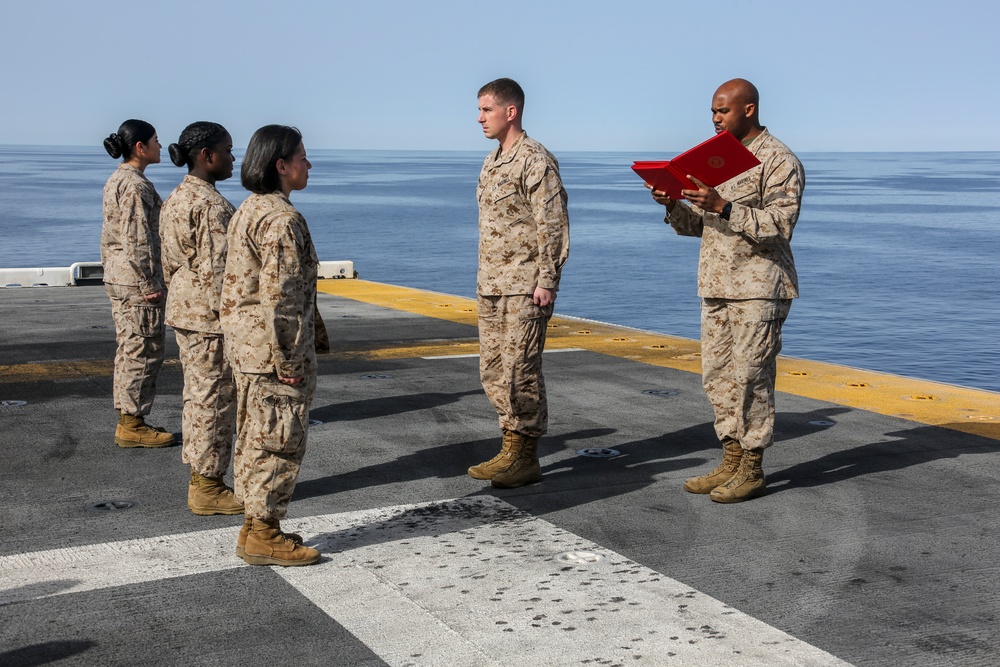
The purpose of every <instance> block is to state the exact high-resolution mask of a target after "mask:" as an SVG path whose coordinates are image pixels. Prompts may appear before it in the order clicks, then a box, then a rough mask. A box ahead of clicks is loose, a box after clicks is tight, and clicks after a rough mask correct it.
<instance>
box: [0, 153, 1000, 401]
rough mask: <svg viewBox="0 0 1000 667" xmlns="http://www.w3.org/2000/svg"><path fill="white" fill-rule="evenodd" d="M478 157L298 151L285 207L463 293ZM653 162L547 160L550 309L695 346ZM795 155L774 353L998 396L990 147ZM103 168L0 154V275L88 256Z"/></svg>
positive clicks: (165, 187) (685, 255) (470, 260)
mask: <svg viewBox="0 0 1000 667" xmlns="http://www.w3.org/2000/svg"><path fill="white" fill-rule="evenodd" d="M485 152H486V151H485V150H484V151H482V152H475V153H464V152H441V153H423V152H404V153H394V152H364V151H318V150H310V158H311V159H312V162H313V170H312V172H311V175H310V181H309V187H308V188H307V189H306V190H304V191H302V192H299V193H294V194H293V195H292V199H293V201H294V202H295V203H296V205H297V206H298V207H299V209H300V210H301V211H302V212H303V213H304V214H305V216H306V218H307V220H308V221H309V226H310V228H311V229H312V233H313V238H314V240H315V242H316V246H317V249H318V251H319V255H320V258H321V259H326V260H335V259H350V260H353V261H354V262H355V266H356V269H357V270H358V272H359V273H360V275H361V277H362V278H365V279H369V280H375V281H380V282H389V283H395V284H400V285H406V286H411V287H419V288H425V289H431V290H435V291H439V292H446V293H450V294H458V295H463V296H473V293H474V289H475V272H476V242H477V230H476V202H475V184H476V179H477V176H478V174H479V168H480V166H481V164H482V159H483V156H484V155H485ZM165 155H166V151H164V156H165ZM663 157H670V156H663V155H659V154H640V153H628V154H625V153H563V154H560V155H559V158H560V163H561V165H562V172H563V179H564V181H565V184H566V188H567V190H568V191H569V198H570V199H569V201H570V226H571V238H572V250H571V252H570V259H569V262H568V264H567V266H566V269H565V273H564V278H563V283H562V288H561V291H560V294H559V302H558V304H557V312H560V313H562V314H567V315H577V316H581V317H587V318H592V319H596V320H602V321H606V322H614V323H617V324H623V325H627V326H630V327H637V328H640V329H648V330H652V331H659V332H663V333H666V334H672V335H678V336H684V337H688V338H697V337H698V298H697V295H696V293H695V270H696V265H697V259H698V242H697V240H696V239H691V238H686V237H679V236H676V235H675V234H674V233H673V232H672V231H671V229H670V228H669V227H667V226H666V225H664V224H663V222H662V218H663V210H662V207H659V206H657V205H656V204H654V203H653V202H652V201H651V199H650V198H649V196H648V195H647V193H646V190H645V189H644V188H643V186H642V183H641V182H640V181H639V179H638V178H637V177H636V176H635V175H634V174H633V173H632V172H631V170H630V169H629V166H630V165H631V163H632V161H633V160H635V159H661V158H663ZM800 157H801V158H802V161H803V163H804V164H805V167H806V173H807V187H806V195H805V200H804V204H803V208H802V215H801V217H800V219H799V223H798V226H797V227H796V230H795V238H794V239H793V243H792V247H793V250H794V252H795V257H796V263H797V266H798V271H799V280H800V291H801V295H802V296H801V298H800V299H797V300H796V301H795V304H794V306H793V307H792V312H791V315H790V317H789V320H788V322H787V324H786V326H785V346H784V350H783V354H785V355H788V356H793V357H804V358H810V359H816V360H820V361H829V362H834V363H838V364H845V365H848V366H855V367H859V368H867V369H872V370H878V371H886V372H890V373H896V374H899V375H905V376H910V377H918V378H924V379H929V380H937V381H941V382H948V383H952V384H958V385H964V386H970V387H979V388H983V389H989V390H993V391H1000V153H986V152H984V153H817V154H809V153H806V154H803V155H801V156H800ZM114 168H115V163H114V161H112V160H111V158H109V157H108V156H107V155H106V154H105V153H104V152H103V150H101V149H100V148H94V149H90V148H50V147H45V148H35V147H23V146H0V266H2V267H35V266H68V265H69V264H71V263H73V262H77V261H96V260H98V259H99V250H98V244H99V240H100V231H101V189H102V187H103V184H104V181H105V180H106V179H107V177H108V175H109V174H110V173H111V171H112V170H113V169H114ZM238 169H239V166H238V165H237V170H238ZM237 173H238V171H237ZM147 175H148V176H149V177H150V179H151V180H152V181H153V182H154V183H155V184H156V187H157V189H158V190H159V192H160V194H161V196H163V197H166V196H167V195H168V194H169V193H170V191H171V189H172V188H173V187H174V186H175V185H176V184H177V183H178V181H179V180H180V179H181V176H182V175H183V174H182V170H180V169H177V168H175V167H173V166H172V165H170V164H169V162H168V161H167V160H166V158H164V163H163V164H159V165H153V166H152V167H150V168H149V169H148V170H147ZM219 185H220V187H219V189H220V190H221V191H222V193H223V194H224V195H225V196H226V197H228V198H229V199H230V201H232V202H233V203H234V204H237V205H238V204H239V203H240V202H241V201H242V200H243V198H244V197H245V192H244V191H243V190H242V189H241V188H240V186H239V179H238V176H237V177H236V178H234V179H231V180H230V181H227V182H224V183H220V184H219Z"/></svg>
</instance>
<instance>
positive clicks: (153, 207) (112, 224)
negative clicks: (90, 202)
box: [101, 164, 164, 294]
mask: <svg viewBox="0 0 1000 667" xmlns="http://www.w3.org/2000/svg"><path fill="white" fill-rule="evenodd" d="M162 203H163V200H161V199H160V195H158V194H157V193H156V188H154V187H153V184H152V183H150V182H149V179H147V178H146V176H145V175H144V174H143V173H142V172H141V171H139V170H138V169H136V168H135V167H133V166H132V165H130V164H121V165H119V166H118V169H117V170H115V173H113V174H112V175H111V178H109V179H108V182H107V184H106V185H105V186H104V227H103V229H102V230H101V263H102V264H103V265H104V282H106V283H111V284H113V285H126V286H130V287H136V288H138V289H139V291H140V292H141V293H142V294H153V293H154V292H159V291H162V290H163V287H164V286H163V270H162V269H161V268H160V230H159V225H160V205H161V204H162Z"/></svg>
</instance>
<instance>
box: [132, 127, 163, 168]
mask: <svg viewBox="0 0 1000 667" xmlns="http://www.w3.org/2000/svg"><path fill="white" fill-rule="evenodd" d="M135 146H136V150H137V152H138V153H139V157H141V158H143V159H144V160H145V161H146V162H148V163H149V164H157V163H159V161H160V149H161V148H163V146H161V145H160V139H159V137H157V136H156V132H153V136H152V137H150V138H149V141H147V142H146V143H143V142H141V141H140V142H138V143H137V144H136V145H135Z"/></svg>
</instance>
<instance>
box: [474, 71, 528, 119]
mask: <svg viewBox="0 0 1000 667" xmlns="http://www.w3.org/2000/svg"><path fill="white" fill-rule="evenodd" d="M483 95H492V96H493V99H494V100H496V101H497V102H498V103H500V104H504V105H507V104H513V105H514V106H515V107H517V110H518V111H519V112H521V111H524V90H522V89H521V86H520V85H518V83H517V81H514V79H495V80H493V81H490V82H489V83H488V84H486V85H485V86H483V87H482V88H480V89H479V94H478V95H476V97H482V96H483Z"/></svg>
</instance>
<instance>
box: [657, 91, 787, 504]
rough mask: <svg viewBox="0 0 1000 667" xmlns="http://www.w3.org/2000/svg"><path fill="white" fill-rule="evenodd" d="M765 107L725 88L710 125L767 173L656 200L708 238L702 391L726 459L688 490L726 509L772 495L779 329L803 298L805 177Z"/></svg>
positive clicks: (677, 226)
mask: <svg viewBox="0 0 1000 667" xmlns="http://www.w3.org/2000/svg"><path fill="white" fill-rule="evenodd" d="M758 104H759V94H758V92H757V88H756V87H754V85H753V84H752V83H750V82H749V81H746V80H744V79H733V80H732V81H727V82H726V83H724V84H722V85H721V86H719V89H718V90H716V91H715V96H714V97H713V98H712V123H713V124H714V125H715V131H716V133H719V132H723V131H725V130H729V132H731V133H732V134H733V135H734V136H735V137H736V138H737V139H739V140H740V141H742V142H743V145H744V146H746V147H747V149H748V150H749V151H750V152H751V153H753V154H754V155H755V156H756V157H757V159H759V160H760V162H761V164H759V165H758V166H756V167H753V168H752V169H750V170H749V171H746V172H744V173H742V174H740V175H739V176H736V177H734V178H732V179H731V180H729V181H726V182H725V183H723V184H721V185H719V186H718V188H711V187H708V186H707V185H705V184H704V183H703V182H701V181H699V180H698V179H696V178H694V177H691V176H689V178H690V179H691V181H692V182H693V183H695V184H696V185H697V186H698V189H697V190H683V191H682V194H683V195H684V197H685V199H686V200H687V202H684V201H679V200H671V199H669V198H668V197H667V195H666V193H665V192H662V191H660V190H653V191H652V194H653V199H655V200H656V201H657V202H658V203H660V204H663V205H664V206H666V208H667V215H666V218H664V221H665V222H666V223H667V224H669V225H670V226H671V227H673V228H674V231H675V232H677V233H678V234H680V235H682V236H698V237H701V253H700V259H699V262H698V296H700V297H701V299H702V307H701V357H702V359H701V362H702V384H703V386H704V388H705V393H706V395H707V396H708V399H709V402H711V404H712V408H713V409H714V411H715V432H716V434H717V435H718V437H719V440H721V441H722V448H723V456H722V463H721V464H720V465H719V466H718V467H716V468H715V469H714V470H712V471H711V472H710V473H708V474H706V475H701V476H700V477H692V478H691V479H689V480H687V481H686V482H685V483H684V488H685V489H686V490H687V491H690V492H691V493H706V494H709V497H710V498H711V499H712V500H714V501H716V502H720V503H736V502H741V501H743V500H749V499H750V498H754V497H756V496H760V495H763V494H764V493H765V488H766V487H765V482H764V473H763V470H762V468H761V462H762V459H763V452H764V449H765V448H767V447H769V446H770V445H771V443H772V442H773V441H774V383H775V365H776V360H777V356H778V352H779V351H780V350H781V325H782V323H783V322H784V321H785V318H786V317H787V316H788V311H789V308H790V307H791V303H792V302H791V300H792V299H793V298H795V297H797V296H798V295H799V293H798V276H797V274H796V272H795V261H794V259H793V258H792V249H791V240H792V230H793V229H794V228H795V222H796V220H797V219H798V217H799V207H800V205H801V202H802V190H803V188H804V187H805V171H804V170H803V168H802V163H801V162H799V160H798V158H797V157H795V154H794V153H792V151H791V150H789V149H788V147H787V146H785V145H784V144H783V143H781V142H780V141H778V140H777V139H775V138H774V137H773V136H771V134H770V133H769V132H768V130H767V128H766V127H764V126H762V125H761V124H760V120H759V118H758Z"/></svg>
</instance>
